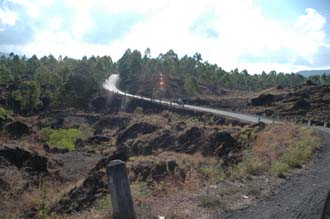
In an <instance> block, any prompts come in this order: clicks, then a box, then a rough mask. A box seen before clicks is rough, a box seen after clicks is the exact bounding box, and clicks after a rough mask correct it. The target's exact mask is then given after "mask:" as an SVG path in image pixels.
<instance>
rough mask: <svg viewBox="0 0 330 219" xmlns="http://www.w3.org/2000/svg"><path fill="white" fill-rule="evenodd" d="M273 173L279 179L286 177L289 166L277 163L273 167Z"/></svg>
mask: <svg viewBox="0 0 330 219" xmlns="http://www.w3.org/2000/svg"><path fill="white" fill-rule="evenodd" d="M271 170H272V172H273V173H274V174H275V175H276V176H278V177H285V174H286V173H287V172H288V170H289V165H288V164H287V163H284V162H279V161H275V162H273V164H272V167H271Z"/></svg>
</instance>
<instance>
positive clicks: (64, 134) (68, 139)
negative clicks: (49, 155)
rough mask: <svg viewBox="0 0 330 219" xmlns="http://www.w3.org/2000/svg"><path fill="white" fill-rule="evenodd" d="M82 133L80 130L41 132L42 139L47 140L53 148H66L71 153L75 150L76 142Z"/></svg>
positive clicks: (47, 130) (46, 130) (49, 130)
mask: <svg viewBox="0 0 330 219" xmlns="http://www.w3.org/2000/svg"><path fill="white" fill-rule="evenodd" d="M82 136H83V135H82V132H81V131H80V130H79V129H75V128H71V129H50V128H44V129H42V130H41V138H42V139H43V140H46V142H47V144H49V145H50V146H51V147H57V148H65V149H68V150H70V151H72V150H74V149H75V145H74V143H75V141H76V140H77V139H78V138H81V137H82Z"/></svg>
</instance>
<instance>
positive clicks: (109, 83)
mask: <svg viewBox="0 0 330 219" xmlns="http://www.w3.org/2000/svg"><path fill="white" fill-rule="evenodd" d="M119 79H120V78H119V75H118V74H112V75H111V76H110V77H109V78H108V79H107V80H105V82H104V84H103V87H104V88H105V89H106V90H108V91H111V92H114V93H117V94H120V95H126V96H128V97H132V98H137V99H143V100H146V101H152V102H156V103H159V104H164V105H171V106H173V107H182V105H179V104H177V103H174V102H171V101H168V100H157V99H151V98H148V97H143V96H138V95H133V94H129V93H125V92H123V91H121V90H119V89H118V87H117V85H118V82H119ZM184 108H185V109H190V110H194V111H200V112H207V113H213V114H217V115H222V116H228V117H231V118H234V119H238V120H241V121H245V122H251V123H257V122H263V123H266V124H270V123H281V121H276V120H274V119H267V118H264V117H260V116H256V115H251V114H243V113H235V112H230V111H225V110H220V109H212V108H208V107H202V106H194V105H189V104H184ZM313 127H314V128H316V129H318V130H320V131H322V132H326V133H330V128H325V127H321V126H313Z"/></svg>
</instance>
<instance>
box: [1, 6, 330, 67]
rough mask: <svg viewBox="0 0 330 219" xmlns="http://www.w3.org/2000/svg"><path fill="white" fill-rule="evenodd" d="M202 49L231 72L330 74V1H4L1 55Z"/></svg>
mask: <svg viewBox="0 0 330 219" xmlns="http://www.w3.org/2000/svg"><path fill="white" fill-rule="evenodd" d="M127 48H131V49H138V50H140V51H141V52H143V51H144V50H145V49H146V48H150V49H151V55H152V56H154V57H156V56H158V55H159V53H165V52H167V51H168V50H170V49H173V50H174V51H175V52H176V53H178V55H179V56H182V55H185V54H188V55H193V54H194V53H195V52H200V53H201V54H202V57H203V59H204V61H208V62H210V63H216V64H218V65H219V66H221V67H223V68H224V69H226V70H231V69H234V68H239V69H247V70H248V71H249V72H250V73H260V72H261V71H262V70H265V71H270V70H276V71H284V72H292V71H293V72H295V71H298V70H305V69H330V0H313V1H311V0H267V1H266V0H230V1H228V0H203V1H200V0H180V1H178V0H158V1H155V0H140V1H129V0H121V1H118V0H93V1H91V0H79V1H78V0H0V52H7V53H8V52H15V53H19V54H26V55H27V56H31V55H33V54H37V55H38V56H43V55H49V54H53V55H54V56H55V57H58V56H59V55H62V56H70V57H75V58H80V57H82V56H85V55H86V56H91V55H110V56H111V57H112V58H113V59H114V60H117V59H118V58H120V57H121V56H122V54H123V53H124V51H125V50H126V49H127Z"/></svg>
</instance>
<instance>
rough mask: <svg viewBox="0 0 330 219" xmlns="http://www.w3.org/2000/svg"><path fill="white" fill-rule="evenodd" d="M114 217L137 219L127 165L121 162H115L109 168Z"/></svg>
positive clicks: (117, 218)
mask: <svg viewBox="0 0 330 219" xmlns="http://www.w3.org/2000/svg"><path fill="white" fill-rule="evenodd" d="M107 176H108V180H109V185H110V192H111V201H112V209H113V217H114V218H115V219H135V211H134V205H133V199H132V195H131V189H130V187H129V182H128V176H127V170H126V165H125V163H124V162H123V161H121V160H113V161H111V162H110V163H109V164H108V166H107Z"/></svg>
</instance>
